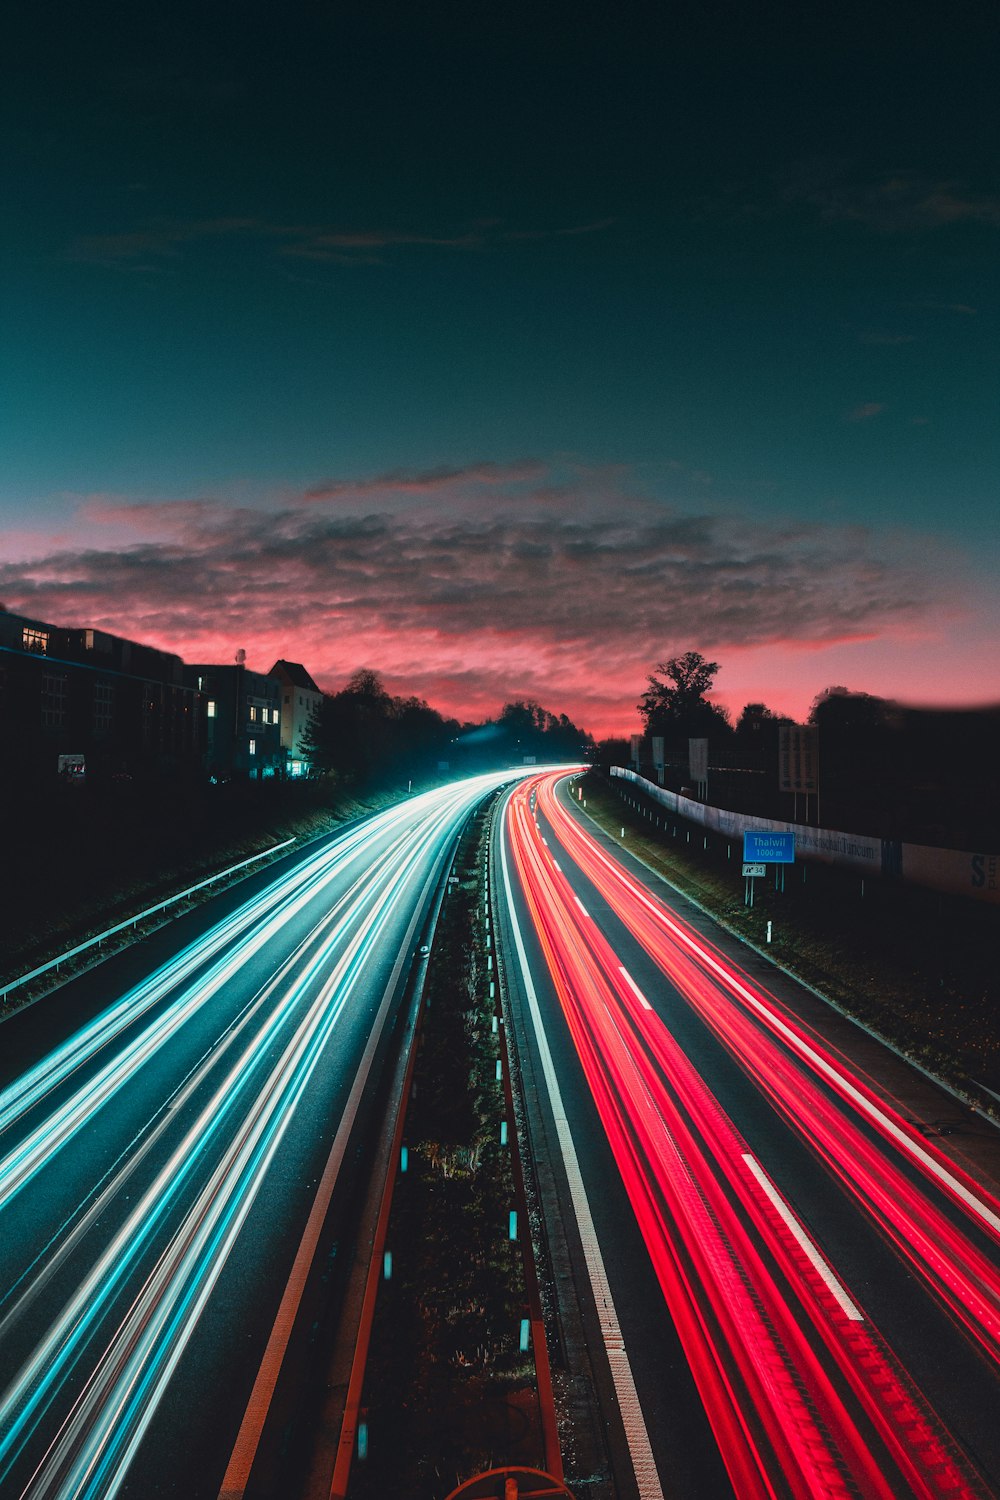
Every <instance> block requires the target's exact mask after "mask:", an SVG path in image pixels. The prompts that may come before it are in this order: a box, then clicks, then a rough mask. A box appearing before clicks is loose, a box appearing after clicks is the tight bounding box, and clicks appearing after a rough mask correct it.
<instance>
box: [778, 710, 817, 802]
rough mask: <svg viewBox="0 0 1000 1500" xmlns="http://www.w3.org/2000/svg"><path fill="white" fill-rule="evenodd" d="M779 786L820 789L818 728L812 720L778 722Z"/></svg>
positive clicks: (783, 789) (796, 789)
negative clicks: (808, 722) (791, 722)
mask: <svg viewBox="0 0 1000 1500" xmlns="http://www.w3.org/2000/svg"><path fill="white" fill-rule="evenodd" d="M778 790H779V792H815V791H818V790H819V730H818V729H817V728H816V726H815V724H781V725H779V726H778Z"/></svg>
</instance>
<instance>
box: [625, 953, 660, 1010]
mask: <svg viewBox="0 0 1000 1500" xmlns="http://www.w3.org/2000/svg"><path fill="white" fill-rule="evenodd" d="M618 972H619V974H620V975H621V976H622V978H623V979H624V981H625V983H626V984H627V985H628V987H629V989H630V990H631V991H632V993H633V994H634V995H635V998H636V999H637V1000H638V1002H639V1004H640V1005H641V1006H643V1007H644V1008H645V1009H646V1010H652V1009H653V1007H652V1006H651V1005H650V1003H649V1001H648V1000H647V999H646V997H645V995H644V994H643V993H642V990H641V989H640V988H639V986H638V985H637V984H636V982H635V980H634V979H633V978H632V976H631V974H630V973H629V971H628V969H626V968H624V967H623V966H622V965H621V964H619V965H618Z"/></svg>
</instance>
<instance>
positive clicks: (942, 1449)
mask: <svg viewBox="0 0 1000 1500" xmlns="http://www.w3.org/2000/svg"><path fill="white" fill-rule="evenodd" d="M545 791H546V787H545V783H544V782H543V783H541V785H540V786H539V797H540V802H541V798H542V797H544V794H545ZM542 805H544V804H542ZM509 808H510V812H509V817H508V833H509V838H510V843H511V848H512V852H513V855H514V859H515V863H516V865H517V868H518V871H519V874H520V877H521V883H522V888H523V891H524V894H525V899H526V901H527V903H528V906H529V910H530V912H531V915H532V919H533V921H534V923H535V927H536V932H537V934H538V938H539V941H540V943H541V946H542V949H543V952H544V953H545V957H546V960H547V963H548V966H549V969H550V972H551V974H552V978H553V982H554V985H555V988H556V991H557V994H558V996H559V999H560V1002H561V1005H562V1008H563V1012H564V1014H565V1017H566V1020H567V1024H568V1025H569V1028H570V1033H571V1035H572V1037H573V1040H574V1043H575V1045H576V1048H577V1051H578V1054H579V1056H580V1059H581V1063H582V1065H583V1068H584V1072H585V1075H586V1078H587V1081H588V1084H589V1086H590V1089H591V1092H592V1094H593V1097H594V1100H595V1104H596V1106H597V1109H598V1112H599V1115H600V1117H601V1120H602V1122H603V1124H604V1128H605V1130H606V1133H607V1136H608V1140H609V1144H610V1145H611V1149H612V1151H613V1153H614V1156H615V1159H616V1161H617V1164H618V1168H619V1171H620V1173H621V1176H622V1180H623V1183H624V1185H625V1187H626V1190H627V1192H628V1194H629V1197H630V1199H631V1201H632V1204H633V1208H634V1211H635V1213H636V1218H637V1221H638V1223H639V1226H640V1228H641V1230H642V1232H643V1236H644V1238H645V1240H646V1243H647V1247H648V1249H649V1253H650V1256H651V1259H652V1262H653V1265H654V1268H655V1269H656V1273H657V1275H658V1277H659V1279H660V1282H661V1286H662V1287H663V1291H664V1295H665V1297H666V1300H667V1303H668V1306H669V1308H670V1311H671V1314H672V1316H673V1318H674V1320H675V1323H676V1325H677V1328H678V1332H679V1334H680V1337H681V1339H682V1342H683V1343H684V1346H685V1349H686V1351H687V1354H688V1358H689V1362H690V1364H691V1368H692V1373H693V1375H694V1378H695V1381H696V1383H697V1385H698V1388H699V1391H700V1393H701V1396H702V1400H703V1401H704V1404H705V1407H706V1411H707V1413H708V1416H709V1419H710V1421H711V1423H712V1425H713V1428H714V1429H715V1432H716V1436H717V1440H718V1443H719V1448H720V1451H721V1453H722V1455H723V1458H724V1461H725V1462H726V1464H727V1467H728V1469H729V1472H730V1477H731V1479H732V1482H733V1484H734V1487H735V1489H736V1491H737V1494H738V1495H739V1496H740V1497H741V1500H750V1497H757V1496H765V1495H769V1496H770V1495H773V1494H775V1493H776V1492H778V1491H785V1492H787V1493H790V1494H793V1495H795V1496H796V1497H800V1500H813V1497H816V1496H847V1495H855V1494H857V1493H859V1492H860V1493H863V1494H864V1495H866V1496H882V1497H884V1500H888V1497H890V1496H893V1495H898V1494H899V1493H901V1492H904V1487H905V1493H907V1494H910V1495H913V1496H921V1497H928V1500H929V1497H932V1496H945V1495H949V1496H958V1495H962V1496H968V1495H971V1494H974V1493H975V1492H976V1491H975V1488H974V1482H973V1481H972V1480H971V1478H970V1477H969V1475H968V1474H967V1473H966V1471H965V1470H964V1467H963V1465H962V1464H961V1462H960V1461H958V1460H957V1459H956V1458H955V1456H954V1453H953V1445H952V1444H951V1443H950V1442H949V1440H948V1439H947V1438H946V1436H945V1434H944V1433H943V1430H942V1429H941V1427H940V1424H939V1423H938V1422H937V1420H936V1419H935V1418H934V1417H933V1415H932V1414H931V1412H930V1410H929V1408H928V1407H927V1406H926V1403H925V1402H924V1401H923V1399H922V1398H921V1397H920V1396H919V1395H918V1394H917V1392H916V1391H915V1390H914V1388H913V1387H912V1384H911V1383H910V1382H909V1380H908V1378H907V1377H906V1376H905V1375H904V1373H903V1371H902V1370H901V1369H900V1368H899V1366H898V1363H897V1362H896V1361H895V1359H894V1357H893V1356H892V1355H891V1353H890V1351H889V1350H888V1348H887V1347H886V1346H885V1345H884V1343H883V1342H882V1340H881V1339H880V1337H879V1336H878V1334H877V1333H876V1331H875V1330H874V1329H873V1328H872V1326H871V1324H870V1323H868V1322H864V1323H862V1322H859V1321H858V1320H857V1319H856V1318H855V1317H854V1316H853V1315H852V1314H851V1313H849V1312H848V1306H850V1307H852V1308H856V1304H855V1303H853V1301H851V1300H850V1299H848V1301H847V1302H846V1303H845V1300H844V1298H845V1295H846V1294H844V1293H843V1288H841V1287H840V1286H839V1284H835V1283H833V1282H832V1280H831V1277H832V1273H831V1275H825V1274H823V1272H822V1271H821V1269H820V1267H821V1266H823V1267H824V1268H825V1263H824V1262H822V1261H820V1263H819V1264H817V1258H818V1252H816V1251H815V1247H811V1249H812V1252H813V1253H810V1250H809V1249H807V1246H806V1244H804V1243H803V1237H802V1235H801V1233H797V1232H793V1229H792V1224H791V1223H790V1222H789V1216H788V1213H787V1212H786V1211H785V1210H784V1205H781V1206H780V1207H779V1202H776V1201H775V1195H774V1193H773V1192H772V1191H770V1190H768V1187H766V1186H765V1183H764V1182H763V1181H762V1180H761V1176H760V1175H759V1174H758V1173H756V1172H753V1171H751V1170H749V1168H748V1164H747V1157H750V1156H751V1155H752V1153H751V1152H750V1151H749V1150H748V1148H747V1145H746V1143H745V1141H743V1139H742V1137H741V1136H740V1135H739V1133H738V1132H737V1131H736V1129H735V1127H734V1125H733V1123H732V1121H731V1120H730V1119H729V1118H728V1116H727V1115H726V1114H725V1112H724V1111H723V1109H722V1108H721V1106H720V1104H719V1103H718V1101H717V1100H716V1099H715V1098H714V1097H713V1096H712V1095H711V1093H710V1091H709V1090H708V1088H707V1086H706V1085H705V1083H704V1082H703V1080H702V1079H701V1078H700V1077H699V1076H698V1074H697V1073H696V1071H695V1070H694V1068H693V1067H692V1065H691V1064H690V1062H689V1061H688V1059H687V1058H686V1056H685V1054H684V1053H683V1051H682V1050H681V1049H680V1047H679V1046H678V1045H677V1043H676V1042H675V1041H674V1039H673V1038H672V1037H671V1036H670V1034H669V1033H668V1032H667V1031H666V1029H665V1027H664V1026H663V1024H662V1022H661V1021H660V1020H659V1018H658V1017H657V1016H656V1015H655V1014H652V1013H650V1012H649V1011H647V1010H646V1009H645V1008H644V1007H642V1005H641V1003H638V1004H637V1001H640V1000H641V996H639V995H637V993H636V989H635V986H634V985H633V984H632V983H631V982H630V976H628V975H627V974H626V973H624V972H623V966H622V965H621V963H620V961H619V960H618V958H617V955H615V954H614V952H613V951H612V949H611V947H610V945H609V944H608V943H607V940H606V939H605V938H604V937H603V934H602V933H601V932H600V930H599V929H598V928H597V927H595V925H594V924H593V923H592V922H591V921H590V920H589V919H587V920H586V923H584V921H583V919H582V918H581V916H580V914H579V912H580V906H579V903H578V902H577V900H576V898H575V896H574V893H573V892H572V891H571V890H570V888H569V886H568V884H567V882H566V881H565V878H564V877H562V876H561V875H559V874H558V872H556V871H554V869H553V861H552V859H551V856H549V855H548V854H547V853H546V852H544V850H543V847H542V846H541V843H540V839H539V835H538V830H537V829H536V828H535V826H534V820H533V819H532V818H531V817H529V816H528V815H527V813H526V791H525V789H523V788H522V789H519V790H518V791H516V792H515V793H514V794H513V795H512V797H511V799H510V803H509ZM835 1286H836V1290H835ZM838 1293H839V1294H838ZM810 1329H811V1330H812V1332H811V1334H810V1333H809V1332H808V1330H810ZM859 1420H860V1426H859ZM866 1424H870V1427H871V1429H873V1430H874V1434H877V1435H878V1437H877V1439H876V1440H874V1441H873V1433H872V1432H870V1431H868V1428H867V1425H866ZM775 1486H777V1490H776V1488H775Z"/></svg>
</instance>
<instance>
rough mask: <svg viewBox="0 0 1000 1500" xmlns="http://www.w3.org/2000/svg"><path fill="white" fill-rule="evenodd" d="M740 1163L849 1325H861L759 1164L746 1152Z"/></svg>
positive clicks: (854, 1307) (853, 1306) (859, 1314)
mask: <svg viewBox="0 0 1000 1500" xmlns="http://www.w3.org/2000/svg"><path fill="white" fill-rule="evenodd" d="M743 1160H744V1161H745V1162H746V1164H747V1166H748V1167H749V1168H750V1171H751V1173H752V1174H753V1176H754V1177H755V1178H756V1180H757V1182H758V1184H759V1186H760V1187H761V1188H762V1189H763V1190H764V1192H765V1193H766V1194H767V1196H768V1198H769V1199H770V1201H771V1203H772V1204H773V1206H774V1207H775V1209H777V1211H778V1213H779V1214H780V1215H781V1218H782V1220H783V1222H784V1224H785V1227H786V1228H787V1229H788V1230H789V1232H790V1233H791V1234H792V1236H793V1237H794V1239H795V1241H796V1243H797V1244H798V1246H799V1249H800V1250H802V1251H803V1253H804V1254H805V1255H806V1256H807V1257H808V1259H809V1261H810V1262H811V1264H812V1266H813V1269H814V1270H815V1271H816V1272H817V1274H818V1275H819V1276H820V1278H821V1279H822V1281H823V1282H824V1284H825V1286H826V1287H827V1290H828V1291H830V1292H831V1293H832V1294H833V1296H834V1297H835V1298H836V1300H837V1302H839V1304H840V1306H841V1308H842V1309H843V1311H844V1312H845V1313H846V1314H847V1316H848V1317H849V1318H850V1320H851V1322H852V1323H863V1322H864V1321H865V1319H864V1314H863V1313H862V1312H861V1310H860V1309H859V1308H858V1307H857V1305H856V1304H855V1303H854V1302H852V1301H851V1299H850V1297H849V1296H848V1295H847V1292H846V1291H845V1290H844V1288H843V1287H842V1286H841V1284H840V1282H839V1281H838V1280H837V1278H836V1276H835V1275H834V1274H833V1271H832V1270H831V1269H830V1267H829V1265H828V1264H827V1262H826V1261H825V1260H824V1259H823V1257H822V1255H820V1253H819V1251H818V1250H817V1248H816V1246H815V1245H814V1244H813V1242H812V1240H811V1239H810V1238H809V1236H808V1235H807V1234H806V1232H805V1230H804V1229H803V1228H802V1225H801V1224H800V1223H799V1221H798V1219H796V1217H795V1215H794V1214H793V1213H792V1211H791V1209H790V1208H789V1207H788V1204H787V1203H786V1202H785V1200H784V1199H783V1198H782V1196H781V1194H780V1193H779V1192H778V1189H777V1188H776V1187H775V1186H774V1183H773V1182H772V1181H771V1179H770V1178H769V1177H768V1176H767V1174H766V1173H765V1171H764V1169H763V1167H761V1165H760V1163H759V1162H758V1161H756V1160H755V1159H754V1158H753V1157H752V1156H750V1155H749V1154H748V1153H747V1152H744V1153H743Z"/></svg>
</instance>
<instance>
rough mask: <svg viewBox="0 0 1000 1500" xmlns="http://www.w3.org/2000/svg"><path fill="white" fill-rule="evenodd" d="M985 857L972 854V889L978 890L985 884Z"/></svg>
mask: <svg viewBox="0 0 1000 1500" xmlns="http://www.w3.org/2000/svg"><path fill="white" fill-rule="evenodd" d="M984 862H985V855H982V854H974V855H973V856H972V885H973V889H975V890H979V889H980V888H981V887H982V886H984V885H985V884H986V871H985V870H984V869H983V864H984Z"/></svg>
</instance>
